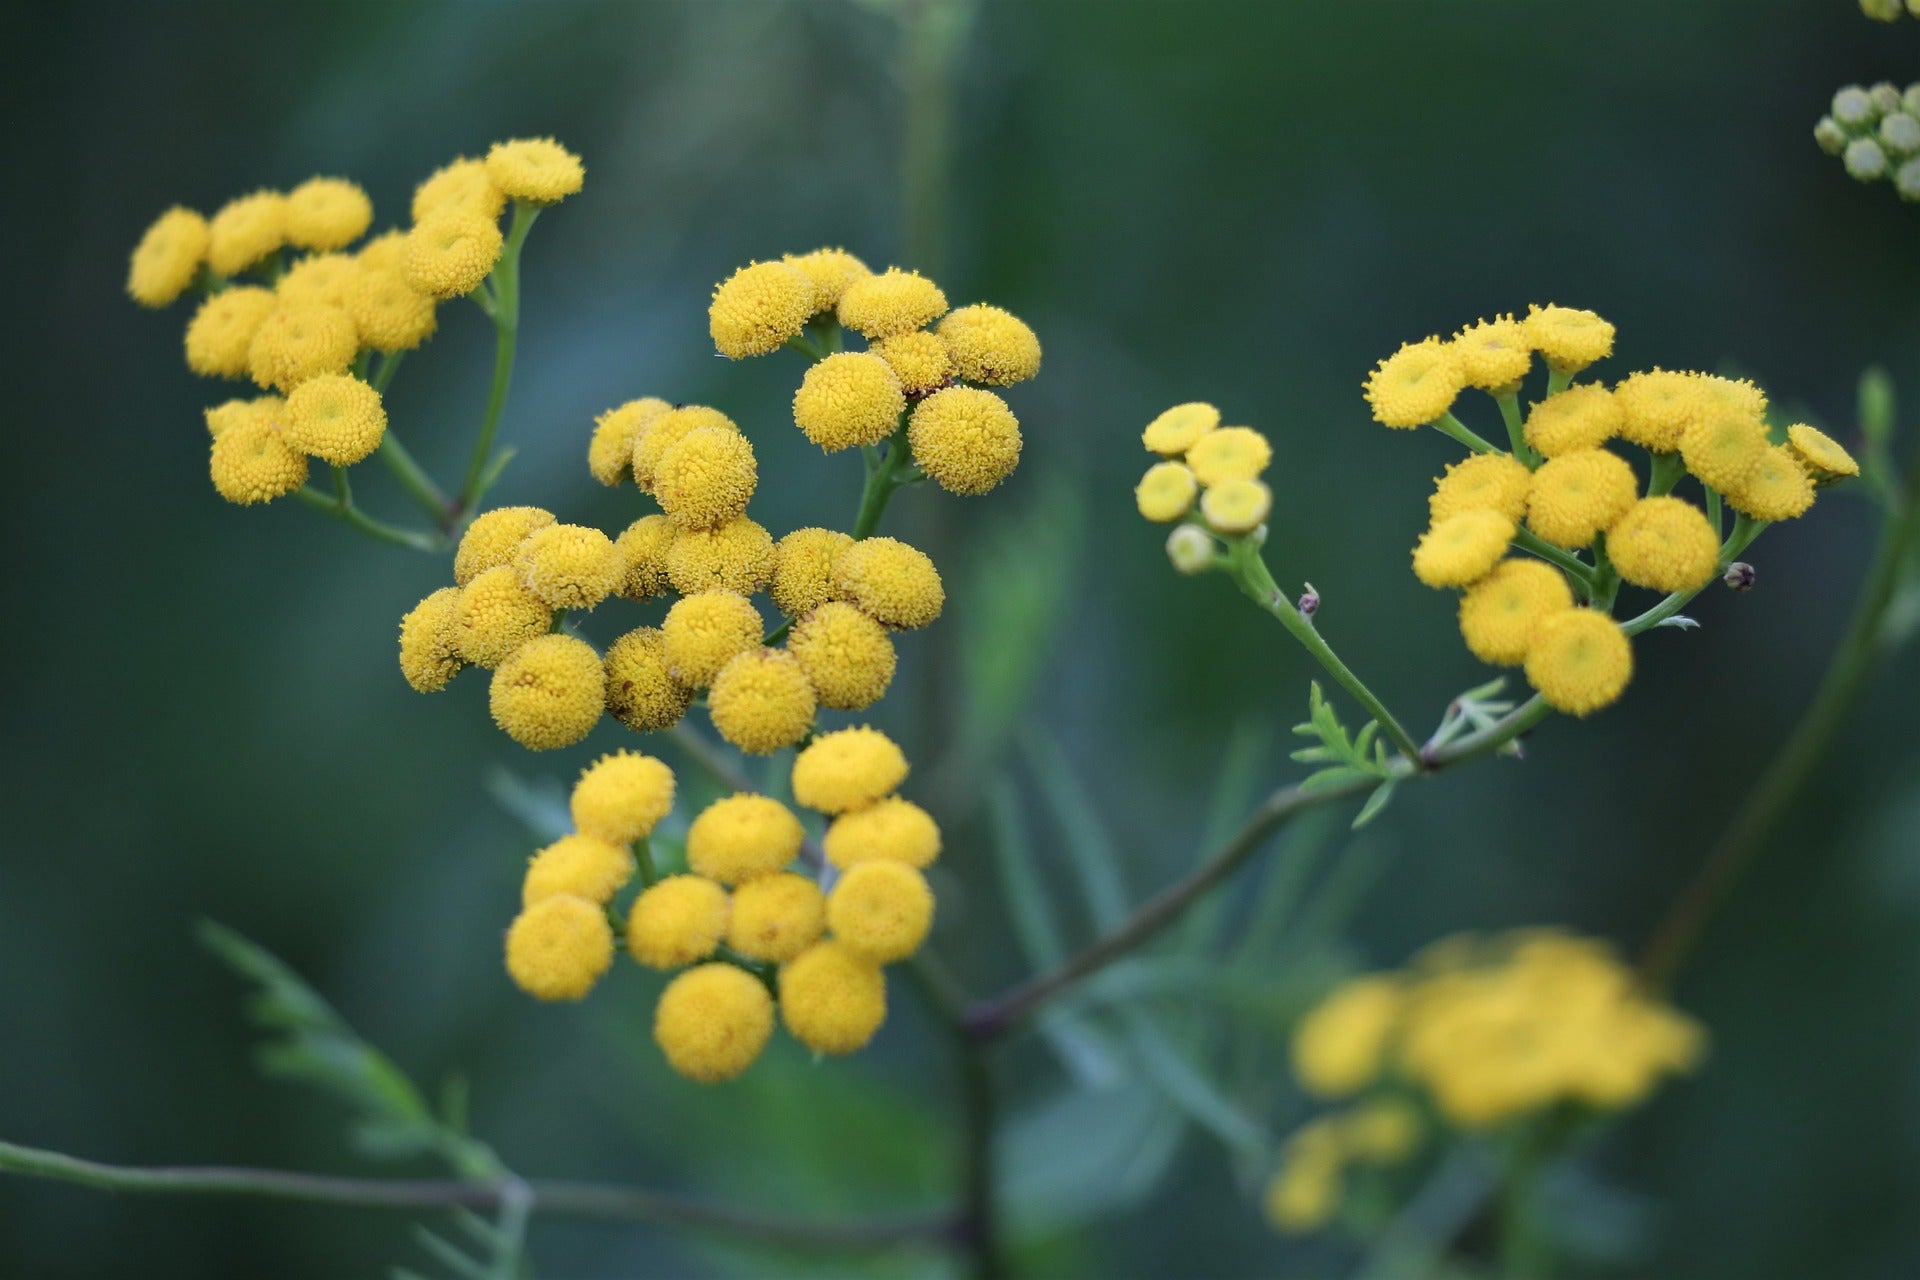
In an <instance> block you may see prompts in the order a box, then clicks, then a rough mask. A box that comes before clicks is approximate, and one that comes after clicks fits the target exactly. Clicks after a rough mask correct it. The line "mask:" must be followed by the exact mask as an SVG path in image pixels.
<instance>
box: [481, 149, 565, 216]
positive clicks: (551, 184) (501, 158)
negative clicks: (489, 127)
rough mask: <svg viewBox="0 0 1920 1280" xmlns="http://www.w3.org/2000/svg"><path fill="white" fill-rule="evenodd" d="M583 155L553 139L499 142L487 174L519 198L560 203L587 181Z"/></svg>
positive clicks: (504, 190) (489, 161) (510, 194)
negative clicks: (578, 154) (582, 161)
mask: <svg viewBox="0 0 1920 1280" xmlns="http://www.w3.org/2000/svg"><path fill="white" fill-rule="evenodd" d="M586 176H587V170H586V166H585V165H583V164H581V163H580V157H579V156H577V155H575V154H573V152H571V151H569V150H567V149H566V148H565V147H563V146H561V145H560V144H559V143H557V142H555V141H554V140H553V139H552V138H516V139H514V140H513V141H511V142H496V143H494V144H493V146H492V148H491V149H490V150H488V152H487V177H488V178H490V179H492V180H493V185H494V186H496V187H498V188H500V190H501V191H502V192H504V193H505V194H507V195H509V196H512V197H513V198H514V199H515V200H523V201H525V202H526V203H528V204H538V205H548V204H559V203H560V202H561V201H562V200H564V199H566V198H567V197H568V196H570V195H573V194H575V193H576V192H578V191H579V190H580V186H581V184H582V183H583V182H584V181H585V180H586Z"/></svg>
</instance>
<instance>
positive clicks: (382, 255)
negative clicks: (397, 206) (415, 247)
mask: <svg viewBox="0 0 1920 1280" xmlns="http://www.w3.org/2000/svg"><path fill="white" fill-rule="evenodd" d="M353 260H354V261H355V262H357V263H359V264H360V268H361V270H363V271H372V272H382V271H393V272H397V271H399V270H401V269H402V268H403V267H404V266H405V265H406V260H407V233H406V232H404V231H402V230H400V229H399V228H397V227H390V228H388V229H387V230H385V231H382V232H381V233H380V234H379V235H377V236H375V237H373V239H371V240H369V241H367V242H366V243H365V244H363V245H361V246H360V248H359V249H358V250H356V251H355V252H354V255H353Z"/></svg>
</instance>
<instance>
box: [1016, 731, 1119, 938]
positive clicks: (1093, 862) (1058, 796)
mask: <svg viewBox="0 0 1920 1280" xmlns="http://www.w3.org/2000/svg"><path fill="white" fill-rule="evenodd" d="M1024 745H1025V747H1026V756H1027V760H1028V762H1029V763H1030V764H1031V765H1032V768H1033V775H1034V780H1035V781H1036V782H1037V783H1038V784H1039V786H1040V790H1041V792H1042V794H1043V795H1045V797H1046V799H1047V803H1048V806H1049V807H1050V808H1051V809H1052V811H1053V820H1054V823H1055V824H1056V825H1057V826H1059V828H1060V832H1061V834H1062V835H1064V836H1065V837H1066V845H1067V854H1068V857H1069V859H1070V860H1071V862H1072V866H1073V870H1074V873H1075V875H1076V876H1077V878H1078V879H1079V881H1080V892H1081V893H1082V895H1083V896H1084V897H1085V898H1086V903H1087V911H1088V914H1090V915H1091V916H1092V917H1093V922H1094V924H1095V925H1096V926H1097V927H1098V928H1099V930H1100V931H1101V932H1102V933H1106V932H1108V931H1110V930H1112V929H1115V928H1117V927H1118V926H1119V925H1120V924H1121V922H1122V921H1124V920H1125V919H1126V918H1127V891H1126V887H1125V886H1124V885H1123V884H1122V883H1121V881H1120V858H1119V855H1118V854H1117V853H1116V852H1115V849H1114V844H1113V839H1112V837H1111V836H1110V835H1109V834H1108V833H1107V830H1106V827H1105V826H1104V825H1102V823H1101V821H1100V817H1099V814H1098V813H1097V811H1096V810H1095V808H1094V805H1093V801H1092V800H1091V799H1090V798H1089V797H1088V795H1087V793H1086V791H1085V790H1084V789H1083V788H1082V787H1081V786H1080V782H1079V780H1078V779H1077V778H1075V777H1074V776H1073V771H1072V769H1071V768H1070V767H1069V766H1068V764H1067V759H1066V756H1065V754H1064V753H1063V752H1062V751H1061V750H1060V748H1059V746H1058V745H1057V744H1056V743H1055V742H1054V741H1053V740H1052V739H1051V738H1048V737H1046V736H1045V735H1044V734H1040V733H1038V732H1036V733H1034V734H1031V735H1029V736H1028V737H1027V739H1026V742H1025V744H1024Z"/></svg>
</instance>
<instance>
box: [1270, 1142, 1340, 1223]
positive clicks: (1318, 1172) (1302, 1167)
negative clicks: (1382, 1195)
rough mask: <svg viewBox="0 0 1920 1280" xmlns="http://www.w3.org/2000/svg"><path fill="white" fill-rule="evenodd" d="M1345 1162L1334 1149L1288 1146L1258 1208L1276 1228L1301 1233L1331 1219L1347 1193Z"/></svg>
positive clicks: (1338, 1209)
mask: <svg viewBox="0 0 1920 1280" xmlns="http://www.w3.org/2000/svg"><path fill="white" fill-rule="evenodd" d="M1345 1177H1346V1166H1345V1165H1344V1163H1342V1161H1341V1159H1340V1157H1339V1153H1338V1151H1337V1149H1335V1148H1331V1147H1322V1146H1318V1145H1316V1146H1313V1147H1311V1148H1309V1149H1308V1150H1307V1151H1306V1152H1304V1153H1294V1152H1293V1151H1292V1149H1291V1146H1290V1147H1289V1154H1288V1156H1287V1159H1286V1162H1285V1163H1284V1164H1282V1165H1281V1167H1280V1168H1279V1169H1278V1170H1277V1171H1276V1172H1275V1173H1274V1175H1273V1179H1272V1181H1270V1182H1268V1183H1267V1189H1266V1192H1265V1194H1264V1195H1263V1196H1262V1197H1261V1201H1260V1207H1261V1212H1262V1213H1263V1214H1264V1215H1265V1217H1266V1219H1267V1222H1268V1223H1269V1224H1270V1225H1271V1226H1272V1227H1273V1229H1274V1230H1275V1231H1278V1232H1280V1233H1281V1234H1282V1235H1289V1236H1300V1235H1307V1234H1310V1233H1311V1232H1314V1231H1318V1230H1319V1229H1320V1228H1322V1227H1324V1226H1326V1225H1327V1224H1328V1223H1329V1222H1331V1221H1333V1216H1334V1214H1336V1213H1338V1212H1339V1211H1340V1202H1341V1201H1342V1200H1343V1199H1345V1197H1346V1183H1345Z"/></svg>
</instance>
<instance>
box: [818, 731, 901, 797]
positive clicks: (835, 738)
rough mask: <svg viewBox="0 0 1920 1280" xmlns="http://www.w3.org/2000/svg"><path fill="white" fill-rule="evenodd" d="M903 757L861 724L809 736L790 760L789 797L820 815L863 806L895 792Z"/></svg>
mask: <svg viewBox="0 0 1920 1280" xmlns="http://www.w3.org/2000/svg"><path fill="white" fill-rule="evenodd" d="M906 778H907V758H906V756H905V755H903V754H901V751H900V748H899V747H897V746H895V745H894V743H893V739H891V738H889V737H887V735H886V734H884V733H881V732H880V731H879V730H878V729H871V728H868V727H866V726H865V725H862V726H860V727H859V728H855V729H838V730H835V731H834V732H832V733H823V734H821V735H820V736H819V737H817V738H815V739H814V740H813V742H812V743H811V744H809V745H808V746H807V747H806V749H805V750H803V751H801V752H800V754H799V755H797V756H795V757H794V761H793V798H794V799H795V800H796V801H798V802H799V803H800V804H803V805H805V806H806V807H807V808H809V809H818V810H819V811H820V812H822V813H834V814H839V813H846V812H848V811H850V810H853V809H864V808H866V807H867V806H868V805H870V804H872V803H874V802H875V801H876V800H879V799H880V798H882V797H883V796H888V795H891V794H893V793H894V792H895V791H897V790H899V788H900V784H901V783H902V782H904V781H906Z"/></svg>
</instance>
